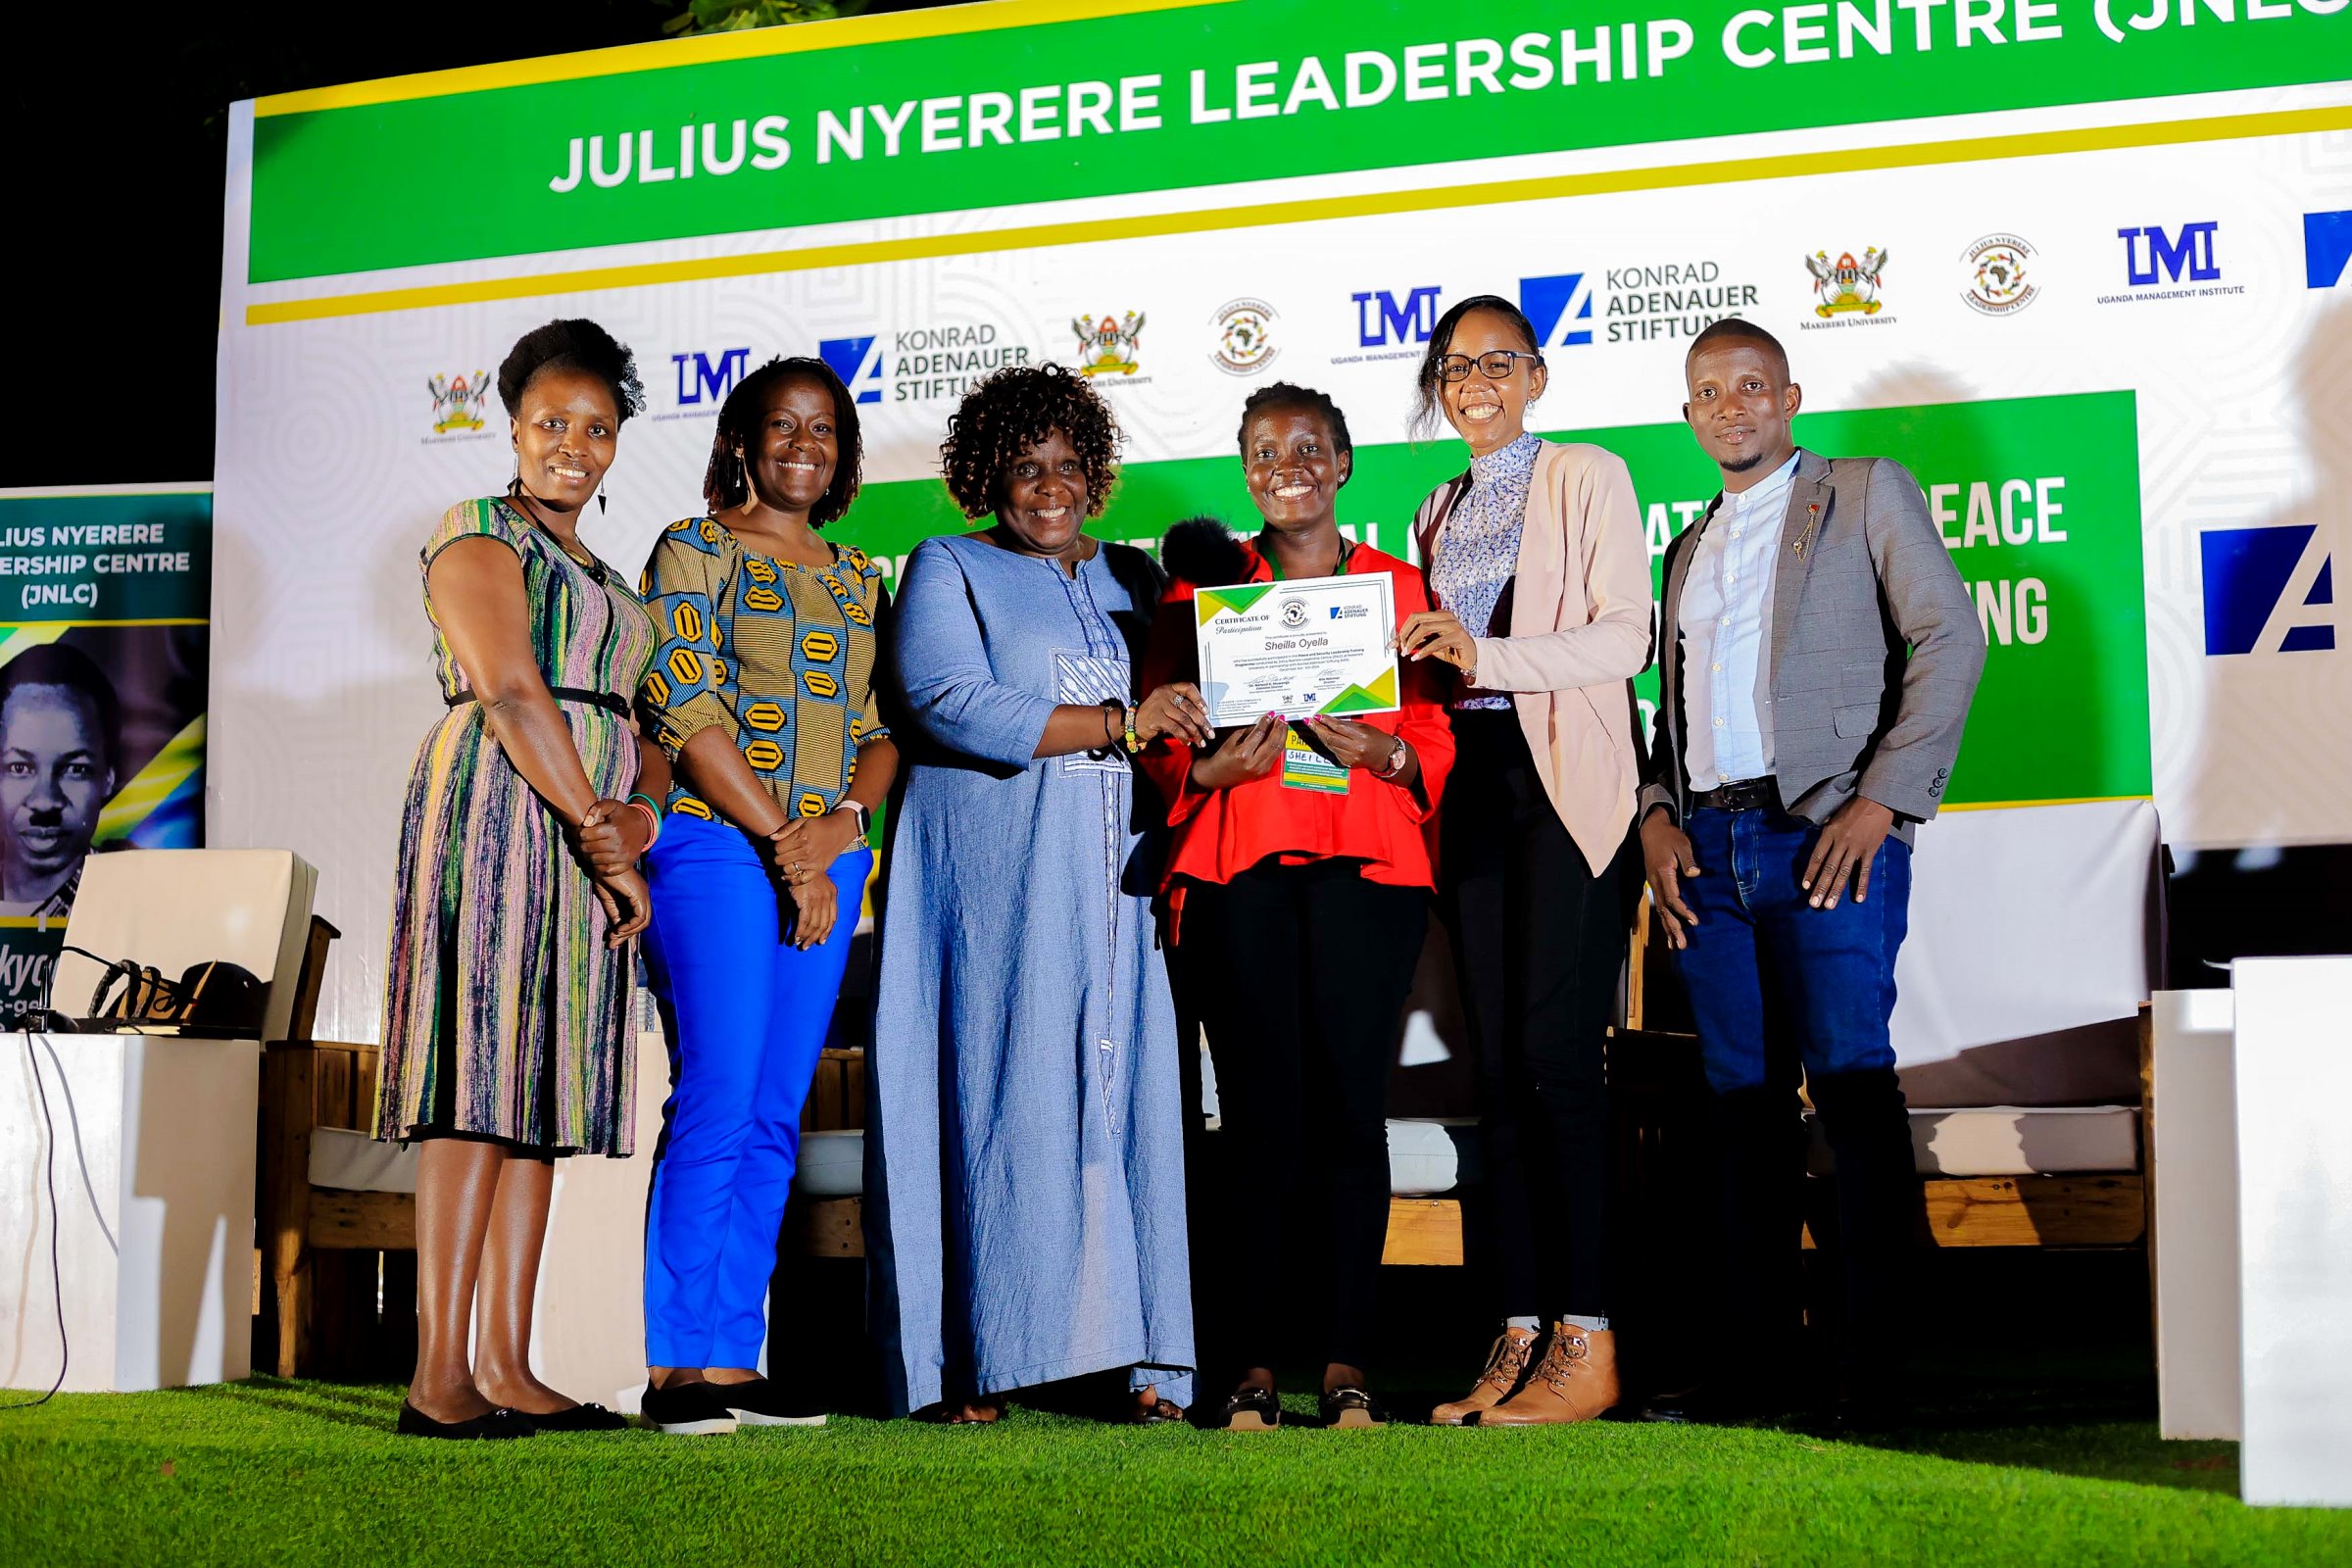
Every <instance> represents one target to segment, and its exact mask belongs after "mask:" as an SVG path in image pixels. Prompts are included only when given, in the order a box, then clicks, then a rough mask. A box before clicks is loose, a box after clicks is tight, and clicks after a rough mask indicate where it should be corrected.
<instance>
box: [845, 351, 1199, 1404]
mask: <svg viewBox="0 0 2352 1568" xmlns="http://www.w3.org/2000/svg"><path fill="white" fill-rule="evenodd" d="M1117 443H1118V430H1117V426H1116V424H1115V423H1114V422H1113V420H1112V418H1111V417H1110V413H1109V411H1108V410H1107V409H1106V408H1105V407H1104V406H1103V402H1102V400H1101V398H1100V397H1099V396H1098V395H1097V394H1096V393H1095V392H1094V390H1093V389H1092V388H1090V387H1088V386H1087V385H1086V384H1085V383H1084V382H1082V381H1081V380H1079V378H1078V377H1076V376H1075V375H1072V374H1071V373H1070V372H1068V371H1067V370H1064V369H1062V368H1059V367H1057V366H1020V367H1012V368H1007V369H1005V370H1001V371H999V372H998V373H996V374H995V375H992V376H990V377H989V378H988V379H987V380H985V381H983V382H981V383H980V384H979V385H978V386H977V387H975V388H974V389H973V390H972V391H971V393H970V394H969V395H967V396H966V397H965V399H964V401H963V405H962V407H961V408H960V409H959V410H958V411H957V413H956V417H955V418H954V420H953V421H952V422H951V423H950V425H949V433H948V439H947V441H946V443H945V445H944V446H943V447H942V449H941V454H942V458H943V466H944V469H945V475H946V478H947V483H948V488H949V490H950V492H951V493H952V494H953V495H954V496H955V498H956V504H957V505H958V506H959V507H961V508H962V510H963V512H964V515H966V516H970V517H975V518H976V517H981V516H986V515H993V518H994V520H993V523H992V525H991V526H989V527H987V528H985V529H982V530H981V531H979V532H977V533H973V534H966V535H962V536H959V537H954V538H940V539H932V540H928V541H926V542H925V543H924V544H923V545H922V546H921V547H920V548H918V549H917V550H916V551H915V552H914V555H913V557H912V558H911V559H910V560H909V562H908V563H907V569H906V571H905V573H904V574H903V576H902V579H901V584H900V592H899V602H898V613H897V617H896V619H895V621H894V622H893V624H892V628H891V645H892V652H893V658H894V663H895V667H896V678H897V681H898V684H899V687H900V697H901V702H902V705H903V710H904V711H903V714H902V717H901V723H902V740H903V742H905V743H906V744H907V746H908V749H909V754H910V763H911V765H910V766H909V767H908V768H907V772H906V774H905V775H904V776H905V780H906V782H905V786H904V793H903V795H902V796H901V798H900V799H899V800H898V801H897V802H896V804H895V806H894V809H893V810H892V812H891V822H890V829H891V833H892V842H891V848H890V880H889V889H888V899H887V902H886V904H885V907H884V913H883V925H882V969H881V980H880V991H879V999H878V1002H877V1006H876V1012H875V1018H874V1045H873V1050H872V1053H871V1054H870V1056H869V1058H868V1063H867V1069H868V1082H869V1084H870V1086H871V1087H870V1095H871V1104H870V1106H869V1112H868V1117H867V1130H866V1181H865V1191H866V1195H867V1206H866V1219H865V1224H866V1246H867V1255H868V1257H869V1259H870V1267H871V1269H872V1273H873V1298H872V1299H873V1312H874V1327H875V1338H876V1341H877V1343H878V1344H879V1346H880V1348H881V1351H882V1359H883V1362H884V1371H885V1378H886V1383H887V1386H888V1389H889V1393H890V1396H891V1401H892V1404H893V1406H894V1408H895V1410H896V1411H898V1412H899V1413H907V1412H915V1413H921V1414H933V1413H936V1414H938V1415H939V1416H941V1417H942V1418H943V1419H947V1420H952V1421H953V1420H978V1421H990V1420H994V1419H995V1418H996V1416H997V1415H998V1414H999V1413H1000V1412H1001V1410H1002V1409H1003V1405H1004V1396H1005V1394H1007V1393H1009V1392H1011V1391H1013V1390H1016V1389H1024V1388H1033V1387H1036V1386H1038V1385H1041V1384H1046V1383H1054V1382H1058V1381H1061V1380H1063V1379H1067V1378H1075V1377H1080V1376H1083V1375H1086V1374H1091V1373H1118V1372H1124V1373H1125V1374H1126V1376H1125V1379H1124V1381H1125V1384H1126V1388H1127V1390H1128V1397H1124V1398H1120V1399H1117V1400H1115V1401H1114V1405H1113V1408H1114V1412H1115V1414H1116V1415H1118V1416H1119V1417H1121V1418H1125V1419H1133V1420H1139V1421H1156V1420H1172V1419H1179V1418H1181V1416H1182V1414H1183V1406H1185V1405H1187V1404H1189V1403H1190V1402H1191V1401H1192V1381H1193V1372H1192V1368H1193V1361H1194V1354H1193V1311H1192V1288H1191V1280H1190V1277H1189V1271H1188V1265H1187V1261H1186V1240H1185V1212H1184V1152H1183V1117H1182V1111H1181V1109H1180V1099H1179V1092H1178V1079H1177V1057H1176V1052H1177V1041H1176V1024H1175V1011H1174V1008H1173V1006H1172V1005H1171V1003H1170V1001H1169V996H1168V982H1167V975H1166V972H1165V970H1164V969H1163V968H1162V967H1161V962H1160V955H1159V953H1158V951H1157V949H1156V948H1155V947H1154V945H1153V937H1152V910H1151V905H1150V899H1151V895H1152V890H1153V887H1154V885H1155V883H1156V880H1157V877H1158V871H1159V866H1158V857H1159V845H1158V843H1157V842H1156V841H1155V840H1154V839H1152V838H1151V837H1149V836H1147V835H1146V834H1145V833H1144V832H1142V831H1141V826H1140V824H1142V823H1143V822H1145V821H1147V820H1149V819H1152V818H1154V817H1156V816H1158V815H1160V814H1161V813H1160V812H1159V811H1158V810H1157V809H1156V808H1153V809H1146V810H1142V811H1139V810H1138V809H1136V804H1135V798H1134V797H1135V791H1136V789H1137V788H1138V787H1139V784H1138V780H1137V778H1136V776H1135V773H1134V770H1133V765H1132V758H1133V756H1134V754H1135V752H1136V751H1138V750H1140V749H1141V747H1142V746H1143V745H1144V744H1145V743H1146V742H1148V741H1149V740H1151V739H1152V738H1154V737H1156V736H1160V735H1175V736H1178V737H1180V738H1182V739H1184V740H1187V741H1193V740H1204V739H1206V737H1207V735H1208V728H1207V722H1206V712H1205V710H1204V709H1203V707H1202V706H1201V699H1200V693H1199V692H1198V691H1197V690H1195V689H1194V688H1193V687H1191V686H1190V685H1172V686H1169V687H1165V688H1162V689H1160V690H1157V691H1154V692H1152V693H1151V694H1150V695H1149V696H1148V697H1145V698H1144V699H1143V700H1142V701H1141V702H1138V701H1137V697H1136V692H1135V687H1134V679H1135V671H1136V670H1137V668H1139V667H1140V664H1141V659H1140V657H1139V656H1140V650H1141V648H1142V645H1143V638H1144V634H1145V631H1146V629H1147V627H1148V625H1149V622H1150V618H1151V615H1152V611H1153V609H1154V607H1155V606H1156V605H1157V603H1158V600H1159V591H1160V587H1161V577H1160V573H1159V569H1158V567H1157V566H1156V565H1155V564H1153V563H1152V560H1151V558H1150V557H1149V556H1147V555H1145V554H1144V553H1143V552H1142V551H1140V550H1135V549H1132V548H1129V547H1127V546H1122V545H1113V544H1104V543H1102V542H1101V541H1098V540H1095V539H1091V538H1088V537H1087V536H1086V535H1085V533H1084V532H1083V531H1082V530H1083V525H1084V523H1085V521H1086V519H1087V518H1089V517H1092V516H1096V515H1100V514H1101V513H1102V510H1103V503H1104V502H1105V501H1107V500H1108V498H1109V491H1110V486H1111V482H1112V480H1113V478H1114V477H1115V475H1116V471H1117V470H1116V451H1117ZM1141 788H1143V789H1144V790H1145V791H1147V792H1149V791H1150V789H1151V785H1150V784H1149V783H1143V784H1142V785H1141Z"/></svg>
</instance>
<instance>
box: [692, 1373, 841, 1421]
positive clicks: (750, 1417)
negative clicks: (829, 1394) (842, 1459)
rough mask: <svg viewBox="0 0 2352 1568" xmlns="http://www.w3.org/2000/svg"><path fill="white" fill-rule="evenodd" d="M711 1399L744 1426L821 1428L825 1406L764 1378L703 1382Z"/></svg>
mask: <svg viewBox="0 0 2352 1568" xmlns="http://www.w3.org/2000/svg"><path fill="white" fill-rule="evenodd" d="M703 1387H704V1388H707V1389H709V1390H711V1397H713V1398H715V1399H717V1400H718V1402H719V1403H720V1404H723V1405H725V1406H726V1407H727V1409H728V1410H730V1411H731V1412H733V1414H734V1416H735V1419H736V1420H738V1421H740V1422H742V1423H743V1424H744V1425H745V1426H747V1427H821V1426H823V1425H824V1424H825V1407H824V1406H823V1405H821V1404H816V1403H813V1402H812V1401H810V1400H809V1399H805V1398H802V1397H798V1396H796V1395H793V1394H790V1393H787V1392H786V1391H785V1390H784V1389H782V1388H779V1387H778V1386H777V1385H776V1384H774V1383H771V1382H769V1381H768V1380H767V1379H766V1378H754V1379H752V1380H751V1381H750V1382H749V1383H706V1384H704V1385H703Z"/></svg>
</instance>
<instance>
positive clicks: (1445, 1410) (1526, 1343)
mask: <svg viewBox="0 0 2352 1568" xmlns="http://www.w3.org/2000/svg"><path fill="white" fill-rule="evenodd" d="M1535 1353H1536V1337H1535V1335H1534V1333H1532V1332H1531V1331H1529V1330H1527V1329H1513V1328H1506V1329H1504V1330H1503V1331H1502V1333H1501V1334H1500V1335H1499V1336H1497V1337H1496V1339H1495V1348H1493V1349H1491V1350H1489V1351H1488V1352H1487V1369H1486V1370H1485V1371H1484V1372H1481V1373H1480V1374H1479V1375H1478V1386H1477V1387H1476V1388H1473V1389H1472V1390H1471V1391H1470V1392H1469V1393H1468V1394H1465V1395H1463V1396H1462V1397H1460V1398H1458V1399H1455V1400H1453V1401H1451V1402H1450V1403H1447V1404H1441V1405H1439V1406H1438V1407H1437V1408H1436V1409H1435V1410H1432V1411H1430V1412H1429V1424H1430V1425H1431V1426H1433V1427H1458V1426H1464V1425H1467V1424H1470V1423H1472V1422H1476V1421H1479V1420H1482V1419H1484V1417H1485V1415H1486V1413H1487V1412H1488V1411H1489V1410H1492V1409H1494V1408H1495V1406H1496V1405H1498V1404H1500V1403H1501V1402H1502V1401H1503V1400H1505V1399H1507V1398H1509V1397H1511V1395H1512V1394H1513V1393H1514V1392H1516V1391H1517V1389H1518V1387H1519V1384H1520V1381H1521V1380H1522V1379H1523V1378H1525V1377H1526V1376H1527V1363H1528V1362H1529V1361H1531V1360H1533V1359H1534V1358H1535Z"/></svg>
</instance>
